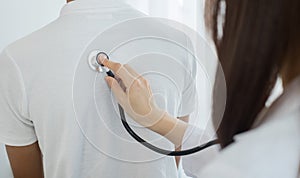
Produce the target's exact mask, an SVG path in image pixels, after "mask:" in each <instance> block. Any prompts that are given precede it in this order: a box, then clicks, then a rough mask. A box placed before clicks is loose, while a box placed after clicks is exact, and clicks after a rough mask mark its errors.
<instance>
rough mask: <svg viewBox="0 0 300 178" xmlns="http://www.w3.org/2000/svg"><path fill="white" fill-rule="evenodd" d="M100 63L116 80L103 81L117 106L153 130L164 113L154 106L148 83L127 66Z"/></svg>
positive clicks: (110, 78)
mask: <svg viewBox="0 0 300 178" xmlns="http://www.w3.org/2000/svg"><path fill="white" fill-rule="evenodd" d="M101 62H102V64H103V65H104V66H106V67H108V68H109V69H111V70H112V71H113V72H114V74H115V77H116V78H112V77H109V76H107V77H106V78H105V79H106V81H107V83H108V85H109V87H110V88H111V90H112V92H113V93H114V96H115V97H116V99H117V100H118V102H119V104H120V105H121V106H122V107H123V109H124V110H125V111H126V113H127V114H129V115H130V116H131V117H132V118H133V119H134V120H135V121H136V122H137V123H139V124H141V125H142V126H144V127H148V128H150V129H151V128H152V129H153V127H154V125H156V124H157V123H158V122H159V121H160V120H161V119H162V118H163V116H164V115H165V113H166V112H165V111H163V110H161V109H160V108H159V107H158V106H157V105H156V103H155V101H154V97H153V94H152V90H151V88H150V85H149V83H148V81H147V80H146V79H145V78H143V77H142V76H141V75H139V74H138V73H137V72H135V71H134V70H133V69H132V68H131V67H130V66H129V65H127V64H125V65H121V64H120V63H115V62H112V61H109V60H106V59H103V61H101Z"/></svg>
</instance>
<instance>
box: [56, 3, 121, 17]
mask: <svg viewBox="0 0 300 178" xmlns="http://www.w3.org/2000/svg"><path fill="white" fill-rule="evenodd" d="M121 7H126V3H124V2H122V0H74V1H72V2H69V3H67V4H65V5H64V6H63V8H62V10H61V12H60V16H63V15H66V14H73V13H84V12H92V13H95V12H101V11H102V12H107V10H109V9H112V8H114V9H115V8H121Z"/></svg>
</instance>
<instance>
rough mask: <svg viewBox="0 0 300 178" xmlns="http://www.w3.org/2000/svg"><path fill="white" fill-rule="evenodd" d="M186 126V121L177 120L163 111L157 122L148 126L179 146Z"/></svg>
mask: <svg viewBox="0 0 300 178" xmlns="http://www.w3.org/2000/svg"><path fill="white" fill-rule="evenodd" d="M187 127H188V124H187V123H185V122H183V121H181V120H178V119H177V118H174V117H172V116H171V115H169V114H168V113H167V112H165V113H164V115H163V117H162V118H161V119H160V120H159V121H158V122H156V123H155V124H154V125H152V126H150V127H148V128H149V129H151V130H152V131H154V132H156V133H158V134H160V135H162V136H164V137H166V138H167V139H168V140H169V141H171V142H172V143H173V144H174V145H175V146H180V145H181V144H182V140H183V137H184V133H185V131H186V129H187Z"/></svg>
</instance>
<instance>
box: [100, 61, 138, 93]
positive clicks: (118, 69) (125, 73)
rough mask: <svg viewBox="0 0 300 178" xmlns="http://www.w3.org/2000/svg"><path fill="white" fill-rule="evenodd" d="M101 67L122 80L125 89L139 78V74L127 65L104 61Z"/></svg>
mask: <svg viewBox="0 0 300 178" xmlns="http://www.w3.org/2000/svg"><path fill="white" fill-rule="evenodd" d="M103 65H104V66H106V67H108V68H109V69H111V70H112V71H113V72H114V73H115V74H116V76H117V77H118V78H120V79H121V80H122V82H123V84H124V85H125V87H126V88H128V87H130V86H131V85H132V84H133V82H134V81H135V80H137V79H138V78H139V74H137V73H136V72H135V71H134V70H133V69H132V68H130V67H129V66H128V65H127V64H125V65H122V64H120V63H116V62H112V61H109V60H104V61H103Z"/></svg>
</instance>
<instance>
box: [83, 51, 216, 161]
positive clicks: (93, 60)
mask: <svg viewBox="0 0 300 178" xmlns="http://www.w3.org/2000/svg"><path fill="white" fill-rule="evenodd" d="M100 58H102V59H103V58H106V59H107V60H109V56H108V55H107V54H106V53H105V52H101V51H93V52H91V53H90V55H89V57H88V64H89V66H90V68H91V69H92V70H94V71H96V72H99V73H104V72H105V73H106V74H107V75H108V76H110V77H113V78H115V75H114V73H113V72H112V71H111V70H110V69H108V68H107V67H105V66H104V65H103V64H101V62H100V60H99V59H100ZM118 107H119V112H120V116H121V121H122V124H123V126H124V128H125V129H126V131H127V132H128V133H129V134H130V135H131V136H132V137H133V138H134V139H135V140H136V141H137V142H139V143H141V144H142V145H144V146H145V147H147V148H149V149H151V150H153V151H155V152H157V153H160V154H163V155H167V156H184V155H189V154H193V153H196V152H199V151H202V150H204V149H206V148H208V147H210V146H212V145H215V144H218V143H219V142H218V140H217V139H216V140H212V141H209V142H207V143H205V144H202V145H200V146H196V147H194V148H191V149H187V150H182V151H170V150H165V149H161V148H158V147H156V146H154V145H152V144H150V143H148V142H147V141H145V140H144V139H142V138H141V137H140V136H139V135H137V134H136V133H135V132H134V131H133V130H132V129H131V127H130V126H129V124H128V123H127V120H126V116H125V112H124V109H123V108H122V107H121V105H120V104H118Z"/></svg>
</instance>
